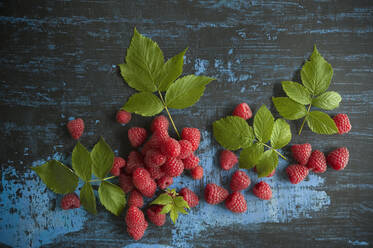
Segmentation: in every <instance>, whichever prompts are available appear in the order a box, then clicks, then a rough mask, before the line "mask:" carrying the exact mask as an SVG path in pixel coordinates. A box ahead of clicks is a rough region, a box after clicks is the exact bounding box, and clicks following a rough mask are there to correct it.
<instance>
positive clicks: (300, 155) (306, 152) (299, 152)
mask: <svg viewBox="0 0 373 248" xmlns="http://www.w3.org/2000/svg"><path fill="white" fill-rule="evenodd" d="M311 152H312V147H311V145H310V144H308V143H306V144H300V145H292V146H291V153H292V154H293V158H294V159H295V160H296V161H297V162H298V163H299V164H300V165H306V164H307V162H308V159H309V158H310V156H311Z"/></svg>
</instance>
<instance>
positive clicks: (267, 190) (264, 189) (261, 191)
mask: <svg viewBox="0 0 373 248" xmlns="http://www.w3.org/2000/svg"><path fill="white" fill-rule="evenodd" d="M253 193H254V195H256V197H258V198H260V199H262V200H269V199H271V198H272V190H271V187H270V186H269V185H268V183H266V182H264V181H261V182H259V183H257V184H255V186H254V188H253Z"/></svg>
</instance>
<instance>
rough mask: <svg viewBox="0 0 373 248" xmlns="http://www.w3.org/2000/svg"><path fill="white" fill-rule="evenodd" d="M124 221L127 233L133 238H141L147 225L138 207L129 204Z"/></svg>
mask: <svg viewBox="0 0 373 248" xmlns="http://www.w3.org/2000/svg"><path fill="white" fill-rule="evenodd" d="M125 221H126V224H127V232H128V234H129V235H131V236H132V237H133V238H134V239H135V240H139V239H141V238H142V236H143V235H144V233H145V230H146V228H147V227H148V223H147V222H146V220H145V216H144V213H143V212H142V211H141V210H140V209H139V208H138V207H135V206H130V207H129V208H128V210H127V214H126V218H125Z"/></svg>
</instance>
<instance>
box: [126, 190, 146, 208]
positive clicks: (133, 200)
mask: <svg viewBox="0 0 373 248" xmlns="http://www.w3.org/2000/svg"><path fill="white" fill-rule="evenodd" d="M127 204H128V206H135V207H138V208H141V207H142V206H143V205H144V199H143V198H142V195H141V193H140V192H139V191H137V190H133V191H131V193H130V194H129V197H128V203H127Z"/></svg>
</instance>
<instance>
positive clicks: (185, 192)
mask: <svg viewBox="0 0 373 248" xmlns="http://www.w3.org/2000/svg"><path fill="white" fill-rule="evenodd" d="M179 195H181V196H182V197H183V198H184V200H185V201H186V202H187V203H188V205H189V207H190V208H194V207H195V206H197V205H198V202H199V200H198V196H197V195H196V194H195V193H194V192H193V191H191V190H190V189H188V188H182V189H181V190H180V192H179Z"/></svg>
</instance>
